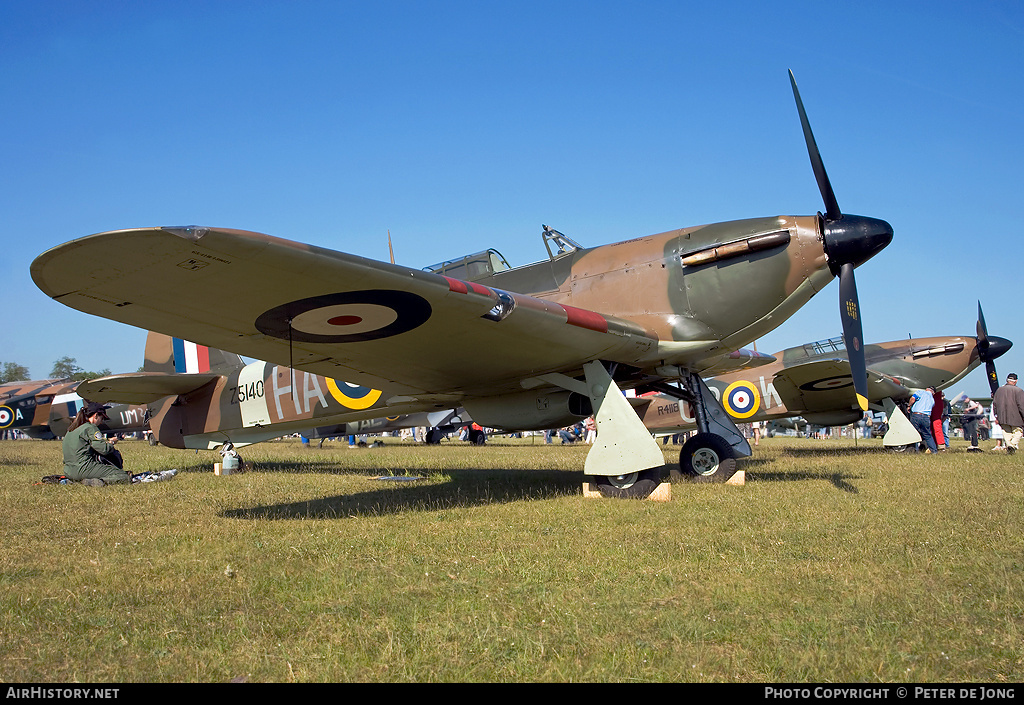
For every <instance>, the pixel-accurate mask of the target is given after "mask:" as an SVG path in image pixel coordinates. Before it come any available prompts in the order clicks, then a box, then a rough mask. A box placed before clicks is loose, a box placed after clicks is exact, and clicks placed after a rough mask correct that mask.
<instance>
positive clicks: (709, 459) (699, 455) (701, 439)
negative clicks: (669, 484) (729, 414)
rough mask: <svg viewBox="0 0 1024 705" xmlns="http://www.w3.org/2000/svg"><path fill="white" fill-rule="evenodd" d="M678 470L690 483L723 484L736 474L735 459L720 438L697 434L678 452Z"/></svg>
mask: <svg viewBox="0 0 1024 705" xmlns="http://www.w3.org/2000/svg"><path fill="white" fill-rule="evenodd" d="M679 469H680V470H682V472H683V474H684V475H686V476H688V478H689V480H690V481H691V482H725V481H726V480H728V479H729V478H730V477H732V476H733V474H734V473H735V472H736V458H734V457H733V453H732V447H731V446H730V445H729V444H728V443H726V441H725V439H724V438H722V437H721V436H718V435H716V434H714V433H698V434H697V435H695V436H694V437H693V438H691V439H690V440H688V441H687V442H686V443H685V444H684V445H683V449H682V450H681V451H679Z"/></svg>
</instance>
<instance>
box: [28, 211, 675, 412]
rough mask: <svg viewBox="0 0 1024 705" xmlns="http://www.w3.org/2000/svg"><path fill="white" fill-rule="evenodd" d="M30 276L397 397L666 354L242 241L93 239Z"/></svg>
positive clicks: (541, 305)
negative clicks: (585, 364)
mask: <svg viewBox="0 0 1024 705" xmlns="http://www.w3.org/2000/svg"><path fill="white" fill-rule="evenodd" d="M32 276H33V279H34V280H35V281H36V284H37V285H38V286H39V287H40V289H42V290H43V291H44V292H45V293H47V294H48V295H50V296H51V297H53V298H54V299H56V300H58V301H60V302H61V303H64V304H66V305H68V306H70V307H72V308H75V309H78V310H81V311H84V312H87V313H91V314H94V315H98V316H102V317H104V318H109V319H112V320H115V321H120V322H123V323H127V324H129V325H134V326H137V327H139V328H143V329H147V330H155V331H159V332H161V333H165V334H167V335H171V336H174V337H177V338H183V339H185V340H191V341H194V342H196V343H199V344H201V345H206V346H209V347H211V348H220V349H223V350H230V351H232V352H236V353H239V354H242V355H245V356H248V357H253V358H257V359H260V360H267V361H271V362H276V363H278V364H282V365H288V366H291V367H295V368H298V369H303V370H306V371H308V372H313V373H316V374H321V375H323V376H325V377H330V378H334V379H344V380H346V381H350V382H353V383H357V384H361V385H365V386H368V387H373V388H376V389H385V390H389V391H390V392H391V393H393V394H399V395H401V394H407V395H411V396H415V395H430V394H437V393H451V392H453V391H454V392H456V393H457V394H462V395H474V394H494V393H498V392H500V391H501V390H502V389H503V388H507V389H509V390H512V389H518V388H520V387H519V384H520V382H521V381H522V380H523V379H525V378H528V377H531V376H535V375H540V374H545V373H548V372H553V371H561V372H570V373H571V372H572V371H574V370H576V369H578V368H579V367H580V366H581V365H582V363H583V362H586V361H588V360H593V359H613V360H614V359H620V360H635V359H638V358H640V357H642V356H643V355H645V354H647V353H649V352H650V351H651V350H652V349H653V348H655V347H656V345H657V343H656V341H654V340H652V338H651V337H649V336H648V335H646V334H645V333H644V331H642V330H639V329H638V328H637V327H636V326H635V325H633V324H631V323H629V322H627V321H622V320H618V319H615V318H614V317H610V316H605V315H601V314H599V313H595V312H591V311H584V310H580V309H574V308H572V307H569V306H562V305H560V304H557V303H553V302H550V301H544V300H540V299H536V298H533V297H529V296H523V295H520V294H512V293H507V292H501V291H497V290H494V289H490V288H488V287H483V286H479V285H475V284H472V283H468V282H464V281H461V280H456V279H451V278H447V277H443V276H440V275H436V274H432V273H428V272H424V271H420V270H415V269H409V268H406V267H400V266H397V265H392V264H387V263H382V262H376V261H373V260H368V259H364V258H361V257H357V256H354V255H348V254H344V253H340V252H335V251H332V250H325V249H320V248H315V247H312V246H308V245H303V244H300V243H296V242H291V241H287V240H281V239H278V238H273V237H270V236H266V235H260V234H257V233H248V232H242V231H233V230H218V229H201V228H154V229H140V230H123V231H115V232H110V233H102V234H99V235H92V236H89V237H85V238H81V239H79V240H74V241H72V242H69V243H67V244H65V245H61V246H59V247H56V248H54V249H52V250H49V251H47V252H45V253H43V254H42V255H40V256H39V258H37V259H36V261H35V262H34V263H33V265H32ZM168 292H173V294H172V295H168Z"/></svg>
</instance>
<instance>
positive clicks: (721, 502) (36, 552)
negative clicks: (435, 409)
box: [0, 438, 1024, 683]
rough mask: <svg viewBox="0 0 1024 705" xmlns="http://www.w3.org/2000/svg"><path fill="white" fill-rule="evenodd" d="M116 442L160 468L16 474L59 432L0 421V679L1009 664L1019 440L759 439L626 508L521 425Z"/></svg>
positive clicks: (973, 670)
mask: <svg viewBox="0 0 1024 705" xmlns="http://www.w3.org/2000/svg"><path fill="white" fill-rule="evenodd" d="M961 443H962V442H961ZM989 445H991V444H989ZM121 448H122V452H123V453H124V455H125V458H126V461H127V464H128V466H129V468H130V469H131V470H132V471H134V472H139V471H142V470H155V469H166V468H169V467H178V468H180V469H181V473H180V474H179V475H178V476H177V477H176V478H174V479H173V480H170V481H168V482H161V483H153V484H148V485H135V486H113V487H105V488H91V487H84V486H81V485H67V486H61V485H43V484H39V483H38V481H39V479H40V478H41V477H42V476H43V475H47V474H52V473H56V472H59V471H60V457H61V456H60V445H59V444H58V443H54V442H41V441H3V442H0V470H2V473H3V483H2V484H0V537H2V539H0V680H3V681H4V682H62V683H67V682H76V681H79V682H93V683H95V682H117V683H132V682H154V681H156V682H227V681H232V680H235V681H248V682H283V681H299V682H322V681H327V682H337V681H417V682H426V681H431V682H448V681H516V682H520V681H559V682H567V681H575V682H581V681H582V682H595V681H615V682H624V681H676V682H691V681H694V682H851V681H864V682H977V683H1017V682H1021V681H1022V680H1024V665H1022V662H1024V551H1022V544H1024V538H1022V527H1024V521H1022V519H1024V501H1022V500H1024V483H1022V480H1021V470H1022V469H1024V455H1021V454H1018V455H1016V456H1013V457H1007V456H1005V455H1003V454H1000V453H995V452H989V453H985V454H968V453H965V452H963V449H964V446H963V445H958V446H955V447H954V450H953V452H950V453H945V454H941V455H937V456H925V455H917V454H914V455H897V454H892V453H888V452H886V451H885V450H884V449H882V447H881V446H880V441H877V440H876V441H865V440H860V441H857V442H856V444H854V442H853V441H850V440H835V441H820V440H810V439H794V438H773V439H766V440H762V442H761V444H760V446H759V447H758V448H757V449H756V452H755V455H754V457H753V458H751V459H750V460H748V461H746V462H745V463H744V465H743V468H744V469H745V470H746V472H747V475H746V480H747V481H746V484H745V485H743V486H740V487H732V486H725V485H694V484H687V483H678V484H674V485H673V486H672V498H671V500H670V501H668V502H651V501H635V500H608V499H588V498H585V497H583V495H582V492H581V485H582V482H583V475H582V471H581V468H582V464H583V458H584V455H585V453H586V447H585V446H584V447H580V446H565V447H563V446H557V445H555V446H544V445H543V444H542V443H540V439H536V440H533V439H524V440H520V441H513V440H504V439H494V440H492V441H491V442H490V443H489V444H488V445H487V446H484V447H472V446H468V445H464V444H461V443H458V442H451V443H446V444H444V445H441V446H439V447H424V446H414V445H411V444H410V445H406V446H403V445H401V444H399V443H398V442H397V441H396V442H395V443H394V444H390V445H387V446H386V447H383V448H373V449H369V448H368V449H359V450H349V449H348V448H347V447H345V446H344V445H343V444H341V443H327V444H325V446H324V447H323V448H322V449H318V448H317V447H316V445H315V444H314V445H313V447H311V448H310V447H303V446H302V445H300V444H299V443H298V441H295V440H282V441H277V442H273V443H266V444H262V445H258V446H253V447H251V448H247V449H244V453H243V455H244V456H245V458H246V460H248V461H250V462H252V463H254V465H255V467H254V469H253V470H251V471H249V472H246V473H243V474H237V475H231V476H215V475H214V474H213V472H212V468H213V463H214V461H215V460H219V456H217V455H216V454H215V453H212V452H205V453H200V454H196V453H194V452H188V451H176V450H171V449H167V448H163V447H151V446H149V445H148V444H146V443H143V442H130V441H126V442H124V443H123V444H122V445H121ZM677 454H678V448H673V447H672V446H668V447H667V448H666V460H667V461H668V462H669V463H671V464H675V463H677V462H678V457H677ZM382 474H393V475H415V476H421V477H423V478H424V479H423V480H418V481H414V482H395V481H383V480H378V479H374V478H376V477H377V476H380V475H382Z"/></svg>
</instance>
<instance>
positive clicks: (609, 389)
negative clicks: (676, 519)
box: [583, 361, 665, 499]
mask: <svg viewBox="0 0 1024 705" xmlns="http://www.w3.org/2000/svg"><path fill="white" fill-rule="evenodd" d="M583 371H584V372H585V373H586V386H587V394H588V395H589V396H590V401H591V404H592V405H593V408H594V419H595V420H596V421H597V439H596V440H595V441H594V445H593V447H591V449H590V452H589V453H587V459H586V461H585V462H584V464H583V472H584V474H586V475H593V476H594V482H595V484H596V485H597V487H598V490H599V491H600V492H601V494H602V495H603V496H605V497H633V498H638V499H643V498H646V497H648V496H649V495H650V494H651V492H653V491H654V490H655V489H656V488H657V486H658V485H659V484H660V483H661V478H662V474H663V468H664V465H665V456H664V454H663V453H662V452H661V448H660V447H659V446H658V443H657V441H655V440H654V437H653V436H651V433H650V431H648V430H647V427H646V426H644V423H643V421H641V420H640V417H639V416H638V415H637V413H636V412H635V411H634V410H633V407H632V406H630V404H629V402H628V401H626V398H625V397H624V396H623V395H622V392H621V391H620V390H619V387H618V385H616V384H615V380H613V379H612V377H611V375H610V374H608V370H606V369H605V367H604V365H603V364H602V363H601V362H600V361H594V362H589V363H587V364H586V365H584V366H583Z"/></svg>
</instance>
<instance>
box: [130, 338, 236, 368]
mask: <svg viewBox="0 0 1024 705" xmlns="http://www.w3.org/2000/svg"><path fill="white" fill-rule="evenodd" d="M241 367H245V361H243V360H242V358H241V357H240V356H239V355H236V354H235V353H229V352H225V351H224V350H217V349H215V348H208V347H206V346H205V345H196V344H195V343H190V342H188V341H187V340H182V339H181V338H171V337H170V336H167V335H164V334H163V333H155V332H153V331H150V333H149V337H147V338H146V360H145V362H144V363H143V365H142V369H143V371H144V372H168V373H173V372H230V371H232V370H236V369H239V368H241Z"/></svg>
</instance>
